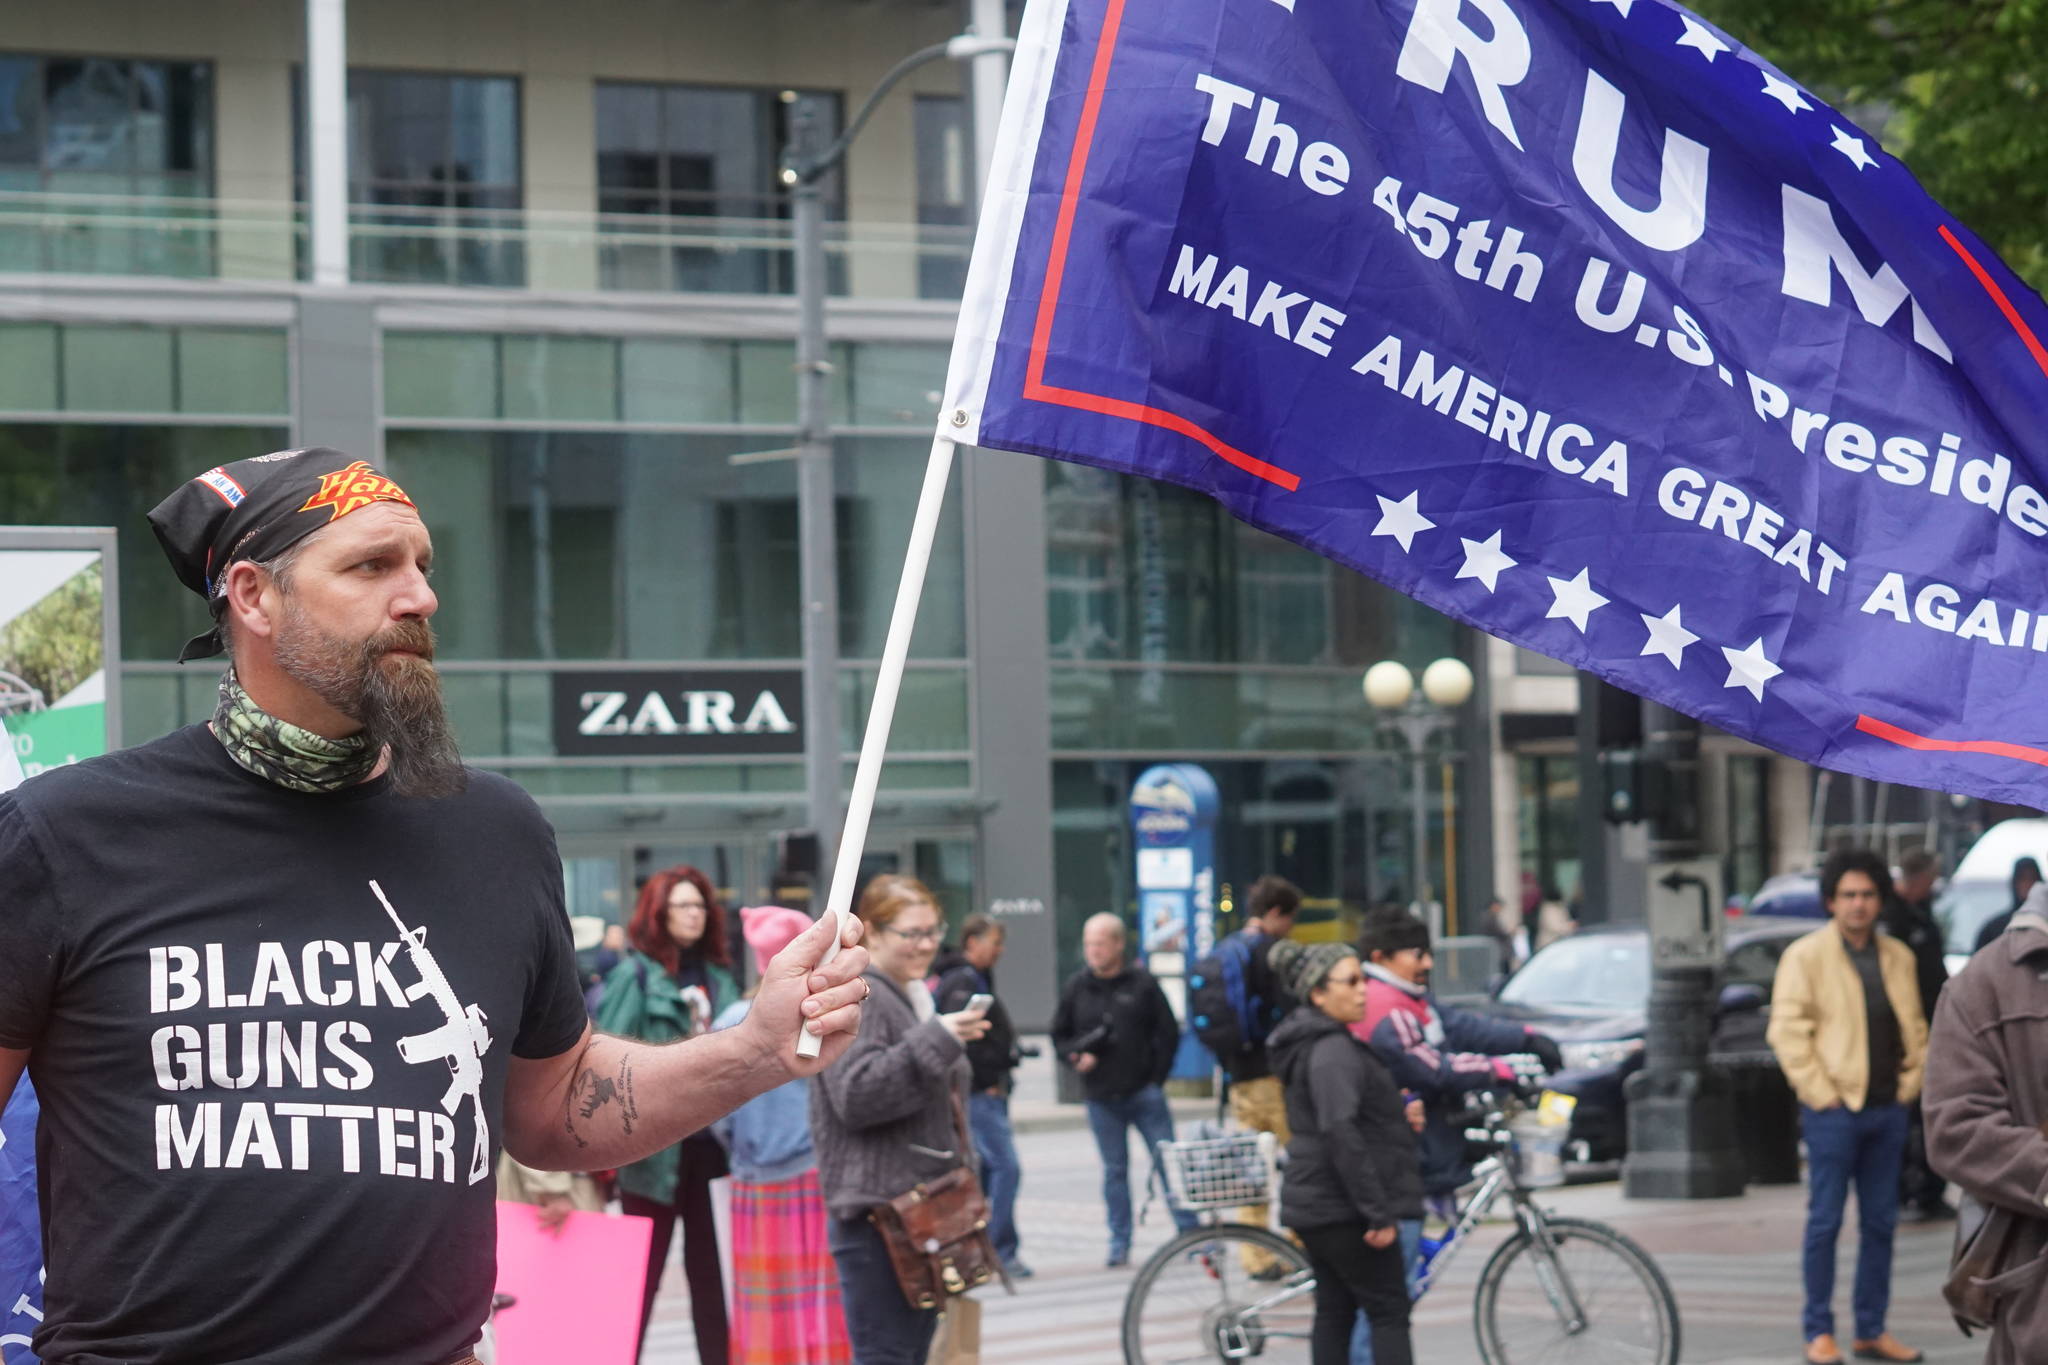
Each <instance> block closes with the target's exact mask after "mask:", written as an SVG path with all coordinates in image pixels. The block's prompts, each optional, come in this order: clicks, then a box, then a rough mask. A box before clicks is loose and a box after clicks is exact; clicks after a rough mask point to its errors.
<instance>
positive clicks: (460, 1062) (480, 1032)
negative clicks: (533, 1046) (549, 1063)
mask: <svg viewBox="0 0 2048 1365" xmlns="http://www.w3.org/2000/svg"><path fill="white" fill-rule="evenodd" d="M370 890H371V892H372V893H374V894H375V895H376V897H377V901H378V903H379V904H380V905H382V906H383V907H384V913H385V914H387V915H389V916H391V922H392V923H393V924H395V925H397V926H398V941H399V943H400V944H401V945H403V947H404V948H405V955H406V958H407V959H408V960H409V961H410V962H411V963H412V966H413V970H414V971H416V972H418V973H419V976H420V979H419V981H418V982H417V983H415V984H414V985H411V986H408V987H406V988H405V998H406V999H407V1000H418V999H419V998H420V997H421V996H426V997H428V998H430V999H431V1000H432V1001H433V1002H434V1005H435V1007H436V1008H437V1009H439V1010H440V1011H441V1013H442V1015H444V1016H445V1018H446V1022H445V1023H443V1024H442V1025H441V1026H440V1027H438V1028H433V1029H429V1030H427V1031H426V1032H425V1033H415V1034H414V1035H412V1036H411V1037H410V1038H401V1039H399V1040H398V1055H399V1056H400V1057H401V1058H403V1059H404V1060H405V1061H407V1062H410V1063H412V1064H414V1065H419V1064H421V1063H424V1062H431V1061H437V1060H445V1061H446V1062H447V1063H448V1071H449V1073H450V1079H449V1081H448V1089H447V1091H446V1092H445V1093H443V1094H442V1096H441V1109H442V1112H444V1113H446V1114H448V1115H450V1116H451V1117H452V1116H453V1115H454V1113H455V1111H456V1110H458V1109H460V1108H461V1107H462V1102H463V1100H464V1099H467V1100H468V1101H469V1104H470V1112H471V1114H473V1115H474V1116H475V1118H476V1146H475V1147H474V1148H473V1149H472V1151H471V1152H470V1158H469V1183H470V1184H472V1185H474V1184H476V1183H477V1182H478V1181H480V1180H482V1179H483V1178H484V1177H485V1176H486V1175H488V1174H490V1165H491V1162H490V1154H491V1130H490V1126H489V1124H488V1122H487V1121H486V1120H485V1118H484V1054H485V1053H487V1052H489V1051H490V1050H491V1032H490V1029H489V1027H488V1024H489V1018H488V1016H486V1015H485V1014H484V1012H483V1011H482V1010H481V1009H479V1008H478V1007H476V1006H475V1005H464V1004H463V1003H462V1002H461V1001H460V1000H457V999H456V998H455V988H454V987H453V986H451V985H449V984H448V974H447V973H446V972H443V971H442V970H441V964H440V963H439V962H436V961H435V960H434V955H433V954H432V953H431V952H429V951H428V950H427V930H426V926H424V925H422V926H421V927H419V928H417V929H408V928H406V927H405V921H404V920H401V919H400V918H399V917H398V912H397V911H396V910H394V909H392V908H391V902H390V900H388V899H387V898H386V897H385V895H384V888H383V887H381V886H379V885H377V883H376V882H375V881H372V882H371V883H370Z"/></svg>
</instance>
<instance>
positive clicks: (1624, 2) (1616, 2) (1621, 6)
mask: <svg viewBox="0 0 2048 1365" xmlns="http://www.w3.org/2000/svg"><path fill="white" fill-rule="evenodd" d="M1635 2H1636V0H1593V3H1594V4H1596V5H1612V6H1614V7H1615V8H1616V9H1618V10H1620V11H1621V17H1622V18H1624V19H1626V18H1628V8H1629V6H1630V5H1633V4H1634V3H1635Z"/></svg>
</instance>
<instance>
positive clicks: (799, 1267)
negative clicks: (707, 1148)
mask: <svg viewBox="0 0 2048 1365" xmlns="http://www.w3.org/2000/svg"><path fill="white" fill-rule="evenodd" d="M825 1226H826V1216H825V1197H824V1195H823V1194H822V1193H821V1192H820V1191H819V1189H818V1172H817V1171H816V1170H815V1169H812V1170H808V1171H805V1172H804V1173H803V1174H802V1175H800V1176H797V1177H796V1178H795V1179H793V1180H784V1181H779V1182H777V1183H776V1184H773V1185H750V1184H747V1183H746V1182H745V1181H742V1180H735V1181H733V1182H732V1275H733V1289H732V1298H733V1318H732V1365H852V1361H853V1348H852V1347H851V1346H850V1345H849V1344H848V1343H847V1339H846V1314H845V1311H844V1310H843V1309H842V1308H841V1307H840V1302H839V1270H838V1267H837V1266H836V1265H835V1264H834V1263H833V1260H832V1253H831V1251H830V1250H828V1249H827V1247H826V1245H825Z"/></svg>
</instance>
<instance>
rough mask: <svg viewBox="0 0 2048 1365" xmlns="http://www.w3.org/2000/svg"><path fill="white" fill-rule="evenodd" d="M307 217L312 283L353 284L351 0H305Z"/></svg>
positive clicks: (326, 284)
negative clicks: (350, 273)
mask: <svg viewBox="0 0 2048 1365" xmlns="http://www.w3.org/2000/svg"><path fill="white" fill-rule="evenodd" d="M306 219H307V226H308V229H309V231H310V236H311V242H312V251H311V257H312V262H313V273H312V279H313V283H314V284H316V285H321V286H325V287H335V288H338V287H340V286H343V285H346V284H347V283H348V0H306Z"/></svg>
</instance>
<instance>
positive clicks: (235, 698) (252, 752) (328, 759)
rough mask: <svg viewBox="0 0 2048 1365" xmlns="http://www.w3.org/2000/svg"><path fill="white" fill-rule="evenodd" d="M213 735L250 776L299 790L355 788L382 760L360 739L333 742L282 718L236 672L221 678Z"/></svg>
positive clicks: (366, 742)
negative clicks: (263, 705) (254, 696)
mask: <svg viewBox="0 0 2048 1365" xmlns="http://www.w3.org/2000/svg"><path fill="white" fill-rule="evenodd" d="M213 736H214V738H215V739H218V740H219V741H220V742H221V747H223V748H225V749H226V750H227V751H228V756H229V757H230V758H232V759H234V760H235V762H237V763H239V764H241V765H242V766H243V767H244V768H247V769H248V770H249V771H250V772H252V773H254V774H256V775H257V776H258V777H260V778H263V779H264V780H265V781H268V782H275V783H276V784H277V785H278V786H280V787H288V788H290V789H291V790H292V791H298V792H333V791H340V790H342V789H343V788H344V787H353V786H355V785H356V784H357V783H359V782H361V781H363V780H364V779H365V778H367V777H369V775H370V774H371V773H372V772H374V771H375V770H376V767H377V760H378V758H379V757H380V756H381V751H380V750H378V749H373V748H371V747H370V742H369V741H368V740H367V739H365V738H363V737H362V736H361V735H350V736H349V737H348V738H347V739H328V738H326V737H325V736H322V735H316V734H314V733H313V732H312V731H311V730H306V729H301V728H300V727H299V726H296V725H293V724H292V723H291V722H290V721H283V720H279V719H278V718H277V717H276V716H273V715H271V714H270V713H269V712H267V711H265V710H263V708H261V707H260V706H258V705H257V704H256V703H255V702H253V701H251V700H250V699H249V694H248V693H247V692H244V691H243V690H242V684H241V683H240V682H239V681H237V680H236V678H235V670H234V669H232V668H230V669H229V670H228V671H227V672H226V673H224V674H222V675H221V680H220V705H219V706H217V707H215V708H214V712H213Z"/></svg>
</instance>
